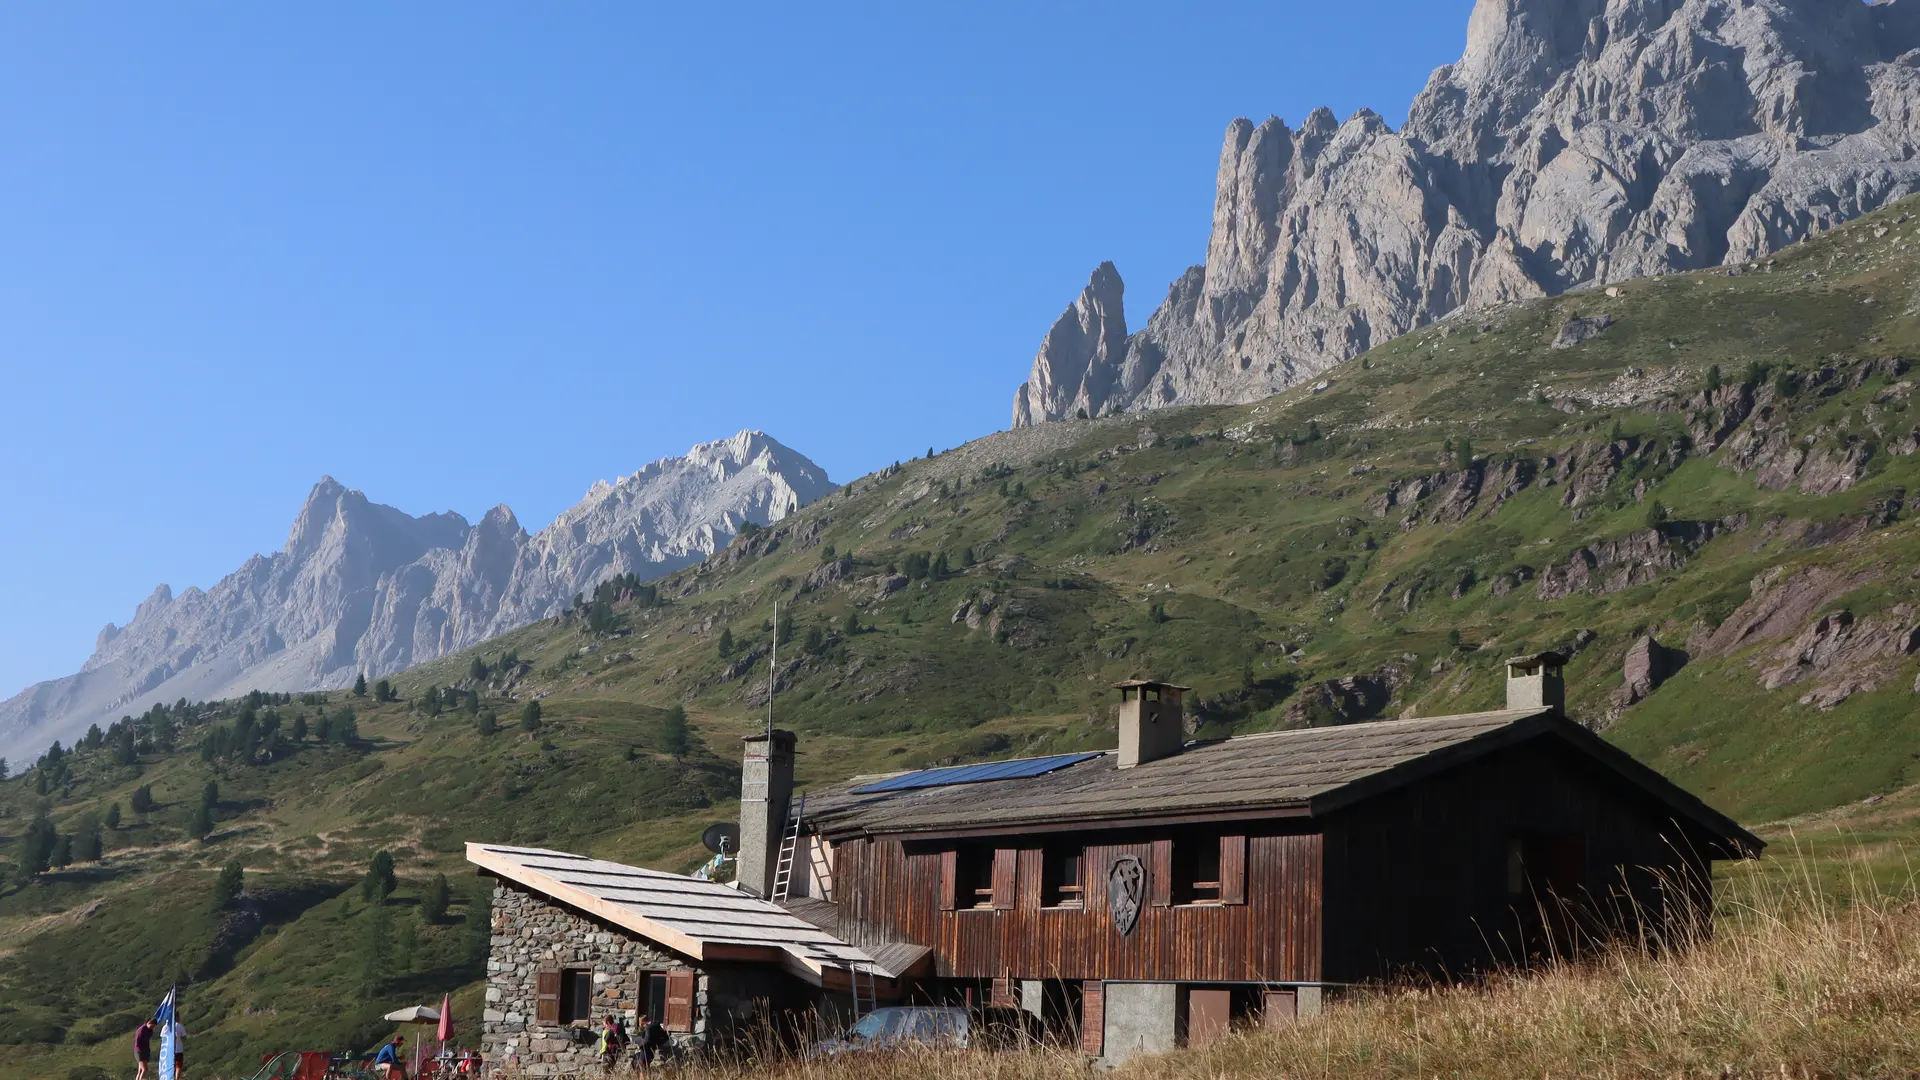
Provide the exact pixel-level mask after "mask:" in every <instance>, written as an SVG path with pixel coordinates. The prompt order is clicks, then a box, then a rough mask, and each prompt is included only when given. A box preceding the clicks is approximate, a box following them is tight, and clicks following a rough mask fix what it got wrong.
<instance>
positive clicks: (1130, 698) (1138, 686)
mask: <svg viewBox="0 0 1920 1080" xmlns="http://www.w3.org/2000/svg"><path fill="white" fill-rule="evenodd" d="M1113 685H1114V687H1115V688H1116V689H1118V690H1119V691H1120V767H1121V768H1123V769H1131V768H1133V767H1134V766H1136V765H1145V764H1146V763H1147V762H1149V761H1158V760H1159V759H1161V758H1164V757H1172V756H1173V755H1175V754H1177V753H1179V752H1180V748H1181V747H1182V746H1184V745H1186V741H1187V731H1186V721H1185V719H1184V718H1183V717H1182V716H1181V714H1180V695H1181V694H1183V693H1186V692H1187V691H1188V690H1191V689H1192V687H1189V686H1175V685H1173V684H1172V683H1163V682H1151V681H1148V680H1146V679H1128V680H1127V681H1126V682H1118V683H1114V684H1113Z"/></svg>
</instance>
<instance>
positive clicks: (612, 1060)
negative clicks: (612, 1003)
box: [600, 1013, 628, 1072]
mask: <svg viewBox="0 0 1920 1080" xmlns="http://www.w3.org/2000/svg"><path fill="white" fill-rule="evenodd" d="M627 1042H628V1040H627V1033H626V1032H624V1031H622V1030H620V1025H619V1024H618V1023H616V1022H615V1021H614V1019H613V1014H612V1013H608V1014H607V1015H605V1016H603V1017H601V1018H600V1061H601V1062H602V1063H603V1064H604V1065H606V1067H607V1071H609V1072H611V1071H613V1068H614V1066H616V1065H618V1064H619V1063H620V1051H621V1050H624V1049H625V1048H626V1045H627Z"/></svg>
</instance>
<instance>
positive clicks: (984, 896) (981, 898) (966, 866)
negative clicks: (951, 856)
mask: <svg viewBox="0 0 1920 1080" xmlns="http://www.w3.org/2000/svg"><path fill="white" fill-rule="evenodd" d="M993 859H994V851H993V849H992V848H991V847H987V846H985V845H983V844H965V845H962V846H961V848H960V851H959V855H958V857H957V859H956V867H957V873H958V878H959V881H958V884H959V887H958V889H957V890H956V896H955V899H954V906H955V907H962V908H990V907H992V906H993Z"/></svg>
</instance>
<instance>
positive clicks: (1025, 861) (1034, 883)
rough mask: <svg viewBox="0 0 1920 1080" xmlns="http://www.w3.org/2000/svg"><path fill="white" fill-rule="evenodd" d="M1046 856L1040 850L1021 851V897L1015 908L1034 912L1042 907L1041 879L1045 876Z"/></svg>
mask: <svg viewBox="0 0 1920 1080" xmlns="http://www.w3.org/2000/svg"><path fill="white" fill-rule="evenodd" d="M1044 862H1045V856H1044V854H1043V853H1042V852H1041V850H1040V849H1039V848H1022V849H1021V850H1020V878H1019V881H1020V897H1019V901H1018V902H1017V903H1016V904H1015V905H1014V906H1015V907H1019V908H1023V909H1026V910H1032V909H1034V908H1037V907H1039V906H1040V879H1041V877H1042V876H1043V875H1044V874H1045V870H1043V869H1042V866H1043V864H1044Z"/></svg>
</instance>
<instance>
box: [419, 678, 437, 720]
mask: <svg viewBox="0 0 1920 1080" xmlns="http://www.w3.org/2000/svg"><path fill="white" fill-rule="evenodd" d="M420 707H421V708H422V709H424V710H426V714H427V715H428V716H439V715H440V688H439V687H437V686H433V685H431V684H429V685H428V687H427V692H426V695H425V696H424V697H422V698H421V699H420Z"/></svg>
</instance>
